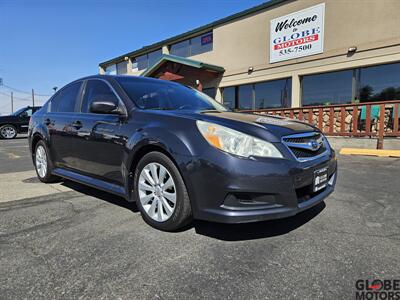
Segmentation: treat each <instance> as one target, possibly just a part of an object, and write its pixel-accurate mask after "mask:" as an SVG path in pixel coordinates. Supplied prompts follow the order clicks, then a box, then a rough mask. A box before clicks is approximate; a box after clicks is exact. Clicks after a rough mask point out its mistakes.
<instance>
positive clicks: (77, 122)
mask: <svg viewBox="0 0 400 300" xmlns="http://www.w3.org/2000/svg"><path fill="white" fill-rule="evenodd" d="M71 125H72V127H74V128H75V129H81V128H82V126H83V125H82V122H81V121H75V122H73V123H72V124H71Z"/></svg>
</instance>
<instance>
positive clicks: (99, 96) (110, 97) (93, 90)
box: [81, 80, 118, 113]
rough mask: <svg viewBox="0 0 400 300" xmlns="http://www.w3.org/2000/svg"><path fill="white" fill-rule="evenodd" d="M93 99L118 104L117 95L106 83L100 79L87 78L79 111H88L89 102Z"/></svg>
mask: <svg viewBox="0 0 400 300" xmlns="http://www.w3.org/2000/svg"><path fill="white" fill-rule="evenodd" d="M93 101H111V102H114V103H115V104H117V105H118V98H117V96H115V94H114V92H113V91H112V90H111V88H110V87H109V86H108V84H107V83H105V82H104V81H101V80H89V81H88V82H87V84H86V88H85V93H84V96H83V100H82V109H81V111H82V112H83V113H88V112H89V108H90V103H92V102H93Z"/></svg>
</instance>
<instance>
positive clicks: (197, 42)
mask: <svg viewBox="0 0 400 300" xmlns="http://www.w3.org/2000/svg"><path fill="white" fill-rule="evenodd" d="M212 49H213V33H212V32H208V33H205V34H202V35H199V36H196V37H194V38H191V39H189V40H185V41H182V42H179V43H176V44H173V45H171V48H170V54H172V55H177V56H182V57H189V56H192V55H197V54H201V53H204V52H208V51H212Z"/></svg>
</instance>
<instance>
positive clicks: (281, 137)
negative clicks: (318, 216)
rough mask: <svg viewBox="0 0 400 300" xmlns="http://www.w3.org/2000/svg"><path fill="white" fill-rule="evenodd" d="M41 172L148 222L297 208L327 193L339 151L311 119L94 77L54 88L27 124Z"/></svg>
mask: <svg viewBox="0 0 400 300" xmlns="http://www.w3.org/2000/svg"><path fill="white" fill-rule="evenodd" d="M29 145H30V150H31V153H32V159H33V163H34V166H35V168H36V172H37V176H38V177H39V179H40V180H41V181H42V182H45V183H48V182H52V181H55V180H59V179H60V178H66V179H70V180H73V181H77V182H79V183H82V184H85V185H89V186H91V187H94V188H97V189H101V190H104V191H107V192H110V193H113V194H116V195H118V196H121V197H123V198H125V199H126V200H127V201H130V202H136V205H137V206H138V208H139V210H140V212H141V215H142V217H143V219H144V220H145V221H146V222H147V223H148V224H150V225H151V226H153V227H155V228H158V229H161V230H165V231H174V230H177V229H179V228H181V227H183V226H185V225H186V224H188V223H189V222H190V221H191V220H192V219H203V220H208V221H215V222H223V223H241V222H253V221H261V220H269V219H277V218H284V217H290V216H293V215H295V214H297V213H299V212H301V211H303V210H306V209H308V208H311V207H312V206H314V205H316V204H318V203H320V202H321V201H323V200H324V199H325V198H326V197H327V196H328V195H329V194H330V193H332V192H333V190H334V186H335V182H336V174H337V173H336V168H337V163H336V158H335V153H334V151H333V150H332V148H331V147H330V145H329V143H328V140H327V139H326V138H325V136H324V135H323V134H322V133H321V132H320V131H319V130H318V129H316V128H315V127H313V126H311V125H309V124H306V123H303V122H300V121H295V120H291V119H287V118H282V117H276V116H268V115H255V114H246V113H237V112H232V111H229V110H228V109H227V108H225V107H224V106H223V105H221V104H219V103H218V102H216V101H215V100H213V99H211V98H210V97H208V96H207V95H205V94H203V93H201V92H199V91H197V90H195V89H193V88H191V87H187V86H184V85H181V84H178V83H174V82H170V81H163V80H158V79H150V78H143V77H133V76H108V75H97V76H91V77H86V78H83V79H79V80H76V81H74V82H72V83H70V84H68V85H67V86H65V87H64V88H62V89H61V90H59V91H58V92H57V93H56V94H55V95H54V96H53V97H52V98H51V99H50V100H49V101H48V102H47V103H46V104H45V105H44V106H43V108H42V109H41V110H39V111H38V112H37V113H35V114H34V115H33V117H32V118H31V122H30V125H29Z"/></svg>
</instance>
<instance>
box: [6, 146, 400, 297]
mask: <svg viewBox="0 0 400 300" xmlns="http://www.w3.org/2000/svg"><path fill="white" fill-rule="evenodd" d="M26 143H27V141H26V140H25V139H19V140H13V141H0V189H1V194H0V249H1V250H0V266H1V268H0V295H1V296H0V298H1V299H22V298H26V299H36V298H43V299H54V298H65V299H80V298H82V299H89V298H92V299H93V298H94V299H192V298H206V299H225V298H241V299H292V298H293V299H294V298H297V299H355V292H356V288H355V282H356V280H358V279H375V278H378V279H396V278H397V279H398V278H399V276H400V274H399V273H400V272H399V271H400V268H399V266H400V232H399V229H400V218H399V216H400V159H388V158H373V157H352V156H339V157H338V160H339V177H338V183H337V188H336V191H335V192H334V194H332V195H331V196H330V197H329V198H328V199H326V201H325V203H322V204H321V205H319V206H317V207H315V208H313V209H311V210H308V211H306V212H303V213H301V214H299V215H297V216H295V217H292V218H288V219H283V220H277V221H268V222H259V223H252V224H241V225H224V224H217V223H208V222H200V221H196V222H194V223H193V224H191V225H190V226H189V227H188V228H186V229H185V230H183V231H181V232H177V233H165V232H161V231H157V230H155V229H153V228H151V227H149V226H148V225H146V224H145V223H144V222H143V221H142V219H141V217H140V214H139V213H138V212H137V210H136V208H135V206H134V205H132V204H129V203H127V202H125V201H124V200H123V199H121V198H118V197H116V196H113V195H111V194H107V193H103V192H99V191H96V190H94V189H91V188H88V187H84V186H82V185H79V184H75V183H72V182H69V181H65V182H61V183H58V184H54V185H45V184H42V183H39V182H38V181H37V180H36V179H35V173H34V171H33V166H32V162H31V160H30V158H29V154H28V148H27V144H26Z"/></svg>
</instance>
